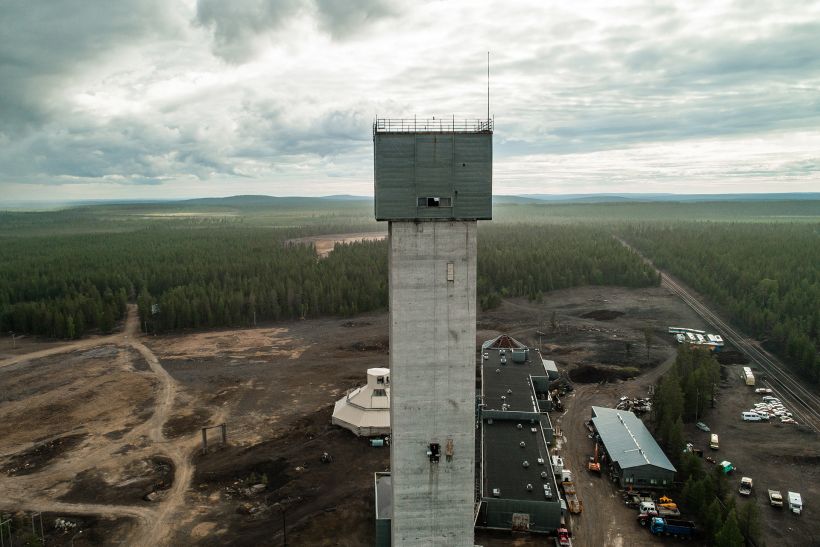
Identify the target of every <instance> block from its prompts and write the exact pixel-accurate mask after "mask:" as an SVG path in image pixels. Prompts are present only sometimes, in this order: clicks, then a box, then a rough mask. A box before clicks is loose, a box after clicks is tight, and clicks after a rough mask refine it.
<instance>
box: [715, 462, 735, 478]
mask: <svg viewBox="0 0 820 547" xmlns="http://www.w3.org/2000/svg"><path fill="white" fill-rule="evenodd" d="M718 467H720V470H721V471H723V474H724V475H731V474H732V471H734V470H735V466H734V465H732V462H730V461H727V460H723V461H722V462H720V463H719V464H718Z"/></svg>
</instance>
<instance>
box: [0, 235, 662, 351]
mask: <svg viewBox="0 0 820 547" xmlns="http://www.w3.org/2000/svg"><path fill="white" fill-rule="evenodd" d="M340 228H342V229H343V227H338V226H330V227H329V229H328V233H339V232H340V231H343V230H342V229H340ZM319 229H320V228H319V226H316V225H314V226H307V227H303V228H296V227H288V228H285V227H281V228H264V227H261V226H245V225H243V224H242V223H227V224H220V225H216V226H214V225H211V224H210V223H199V222H197V223H192V224H186V223H184V222H183V223H176V222H174V223H172V224H171V225H170V226H166V225H162V224H153V223H152V224H151V225H150V226H148V227H147V228H143V229H140V230H135V231H129V232H122V233H98V234H74V235H54V236H50V237H16V238H14V237H7V238H4V240H3V245H2V246H0V329H2V332H8V331H14V332H18V333H34V334H42V335H46V336H52V337H59V338H72V337H75V338H76V337H79V336H82V335H83V334H84V333H86V332H88V331H89V330H94V329H98V330H100V331H102V332H109V331H110V330H111V329H112V328H113V324H114V322H115V321H116V320H118V319H120V318H122V316H123V313H124V311H125V305H126V302H128V301H131V302H137V304H138V308H139V313H140V325H141V328H143V329H144V330H149V331H152V332H169V331H174V330H178V329H183V328H189V327H192V328H200V327H223V326H236V327H241V326H249V325H253V324H255V323H259V322H262V321H275V320H283V319H298V318H303V317H316V316H320V315H340V316H348V315H353V314H357V313H361V312H367V311H372V310H379V309H385V308H386V307H387V290H388V287H387V243H386V242H385V241H376V242H361V243H354V244H349V245H337V246H336V250H335V251H334V252H332V253H331V254H330V255H329V256H328V257H327V258H325V259H321V260H320V259H317V257H316V255H315V252H314V249H313V248H312V247H310V246H307V245H286V244H285V242H286V240H287V239H288V238H292V237H297V236H303V235H312V234H315V233H316V231H317V230H319ZM479 241H480V243H479V257H478V269H479V274H478V275H479V298H480V299H481V300H482V304H484V305H490V306H491V304H492V300H494V299H496V300H499V299H500V298H501V297H503V296H529V297H531V298H537V297H538V295H539V294H540V293H542V292H546V291H550V290H554V289H560V288H566V287H573V286H578V285H585V284H609V285H626V286H646V285H652V284H656V283H657V282H658V279H657V276H656V275H655V274H654V273H653V272H652V270H651V269H649V268H648V267H646V266H645V265H644V264H643V263H642V262H641V261H640V259H639V258H638V257H637V255H635V254H634V253H632V252H630V251H628V250H627V249H626V248H624V247H623V246H621V245H619V244H617V243H616V242H615V241H614V240H613V239H612V238H611V237H610V236H609V235H608V234H607V233H606V232H605V231H603V230H595V229H589V228H584V227H579V226H576V227H569V226H553V227H547V226H504V225H500V226H494V225H489V226H482V227H481V229H480V238H479Z"/></svg>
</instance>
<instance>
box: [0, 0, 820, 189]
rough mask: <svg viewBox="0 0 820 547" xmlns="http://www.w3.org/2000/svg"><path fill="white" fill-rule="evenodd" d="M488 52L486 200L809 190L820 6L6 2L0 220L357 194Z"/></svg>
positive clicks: (465, 93) (479, 94)
mask: <svg viewBox="0 0 820 547" xmlns="http://www.w3.org/2000/svg"><path fill="white" fill-rule="evenodd" d="M347 4H350V5H352V6H353V7H347ZM616 5H617V7H615V6H616ZM487 51H491V57H490V60H491V88H492V89H491V112H492V113H493V115H494V116H495V122H496V131H495V137H494V154H495V168H494V191H495V193H496V194H514V193H557V194H561V193H599V192H673V193H734V192H801V191H818V190H820V1H815V2H802V1H799V0H789V1H785V2H784V1H775V2H766V1H756V0H739V1H737V2H722V1H715V0H710V1H708V2H672V1H669V2H622V1H621V2H613V1H605V2H595V1H590V0H584V1H580V2H558V1H556V2H546V1H543V0H537V1H533V2H517V1H502V2H476V1H464V2H443V1H442V2H422V1H418V2H389V1H386V0H351V1H349V2H345V1H341V0H273V1H271V0H230V1H228V0H199V1H196V0H183V1H174V0H116V1H91V0H59V1H57V2H54V1H45V0H3V1H2V2H0V201H7V200H31V199H51V200H53V199H71V198H77V199H85V198H152V199H155V198H175V197H197V196H222V195H234V194H251V193H253V194H270V195H328V194H359V195H372V186H373V159H372V154H373V150H372V146H373V145H372V139H371V124H372V122H373V119H374V117H375V116H376V115H378V116H380V117H391V118H399V117H410V118H412V117H413V116H414V115H416V116H418V117H419V118H426V117H432V116H436V117H439V116H441V117H448V118H449V117H452V116H455V117H456V118H457V119H465V118H470V119H475V118H479V117H485V116H486V108H487V105H486V99H487V96H486V91H487V90H486V61H487Z"/></svg>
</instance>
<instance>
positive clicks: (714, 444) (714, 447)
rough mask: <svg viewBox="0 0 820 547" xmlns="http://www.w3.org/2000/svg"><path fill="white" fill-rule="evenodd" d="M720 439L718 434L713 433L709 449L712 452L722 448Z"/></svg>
mask: <svg viewBox="0 0 820 547" xmlns="http://www.w3.org/2000/svg"><path fill="white" fill-rule="evenodd" d="M719 441H720V439H719V438H718V434H717V433H712V436H711V437H710V438H709V448H711V449H712V450H717V449H718V448H720V442H719Z"/></svg>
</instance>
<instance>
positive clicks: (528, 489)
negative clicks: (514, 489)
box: [527, 483, 532, 492]
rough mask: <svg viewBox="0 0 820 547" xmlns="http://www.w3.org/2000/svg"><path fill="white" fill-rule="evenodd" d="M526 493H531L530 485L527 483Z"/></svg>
mask: <svg viewBox="0 0 820 547" xmlns="http://www.w3.org/2000/svg"><path fill="white" fill-rule="evenodd" d="M527 492H532V484H530V483H527Z"/></svg>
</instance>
